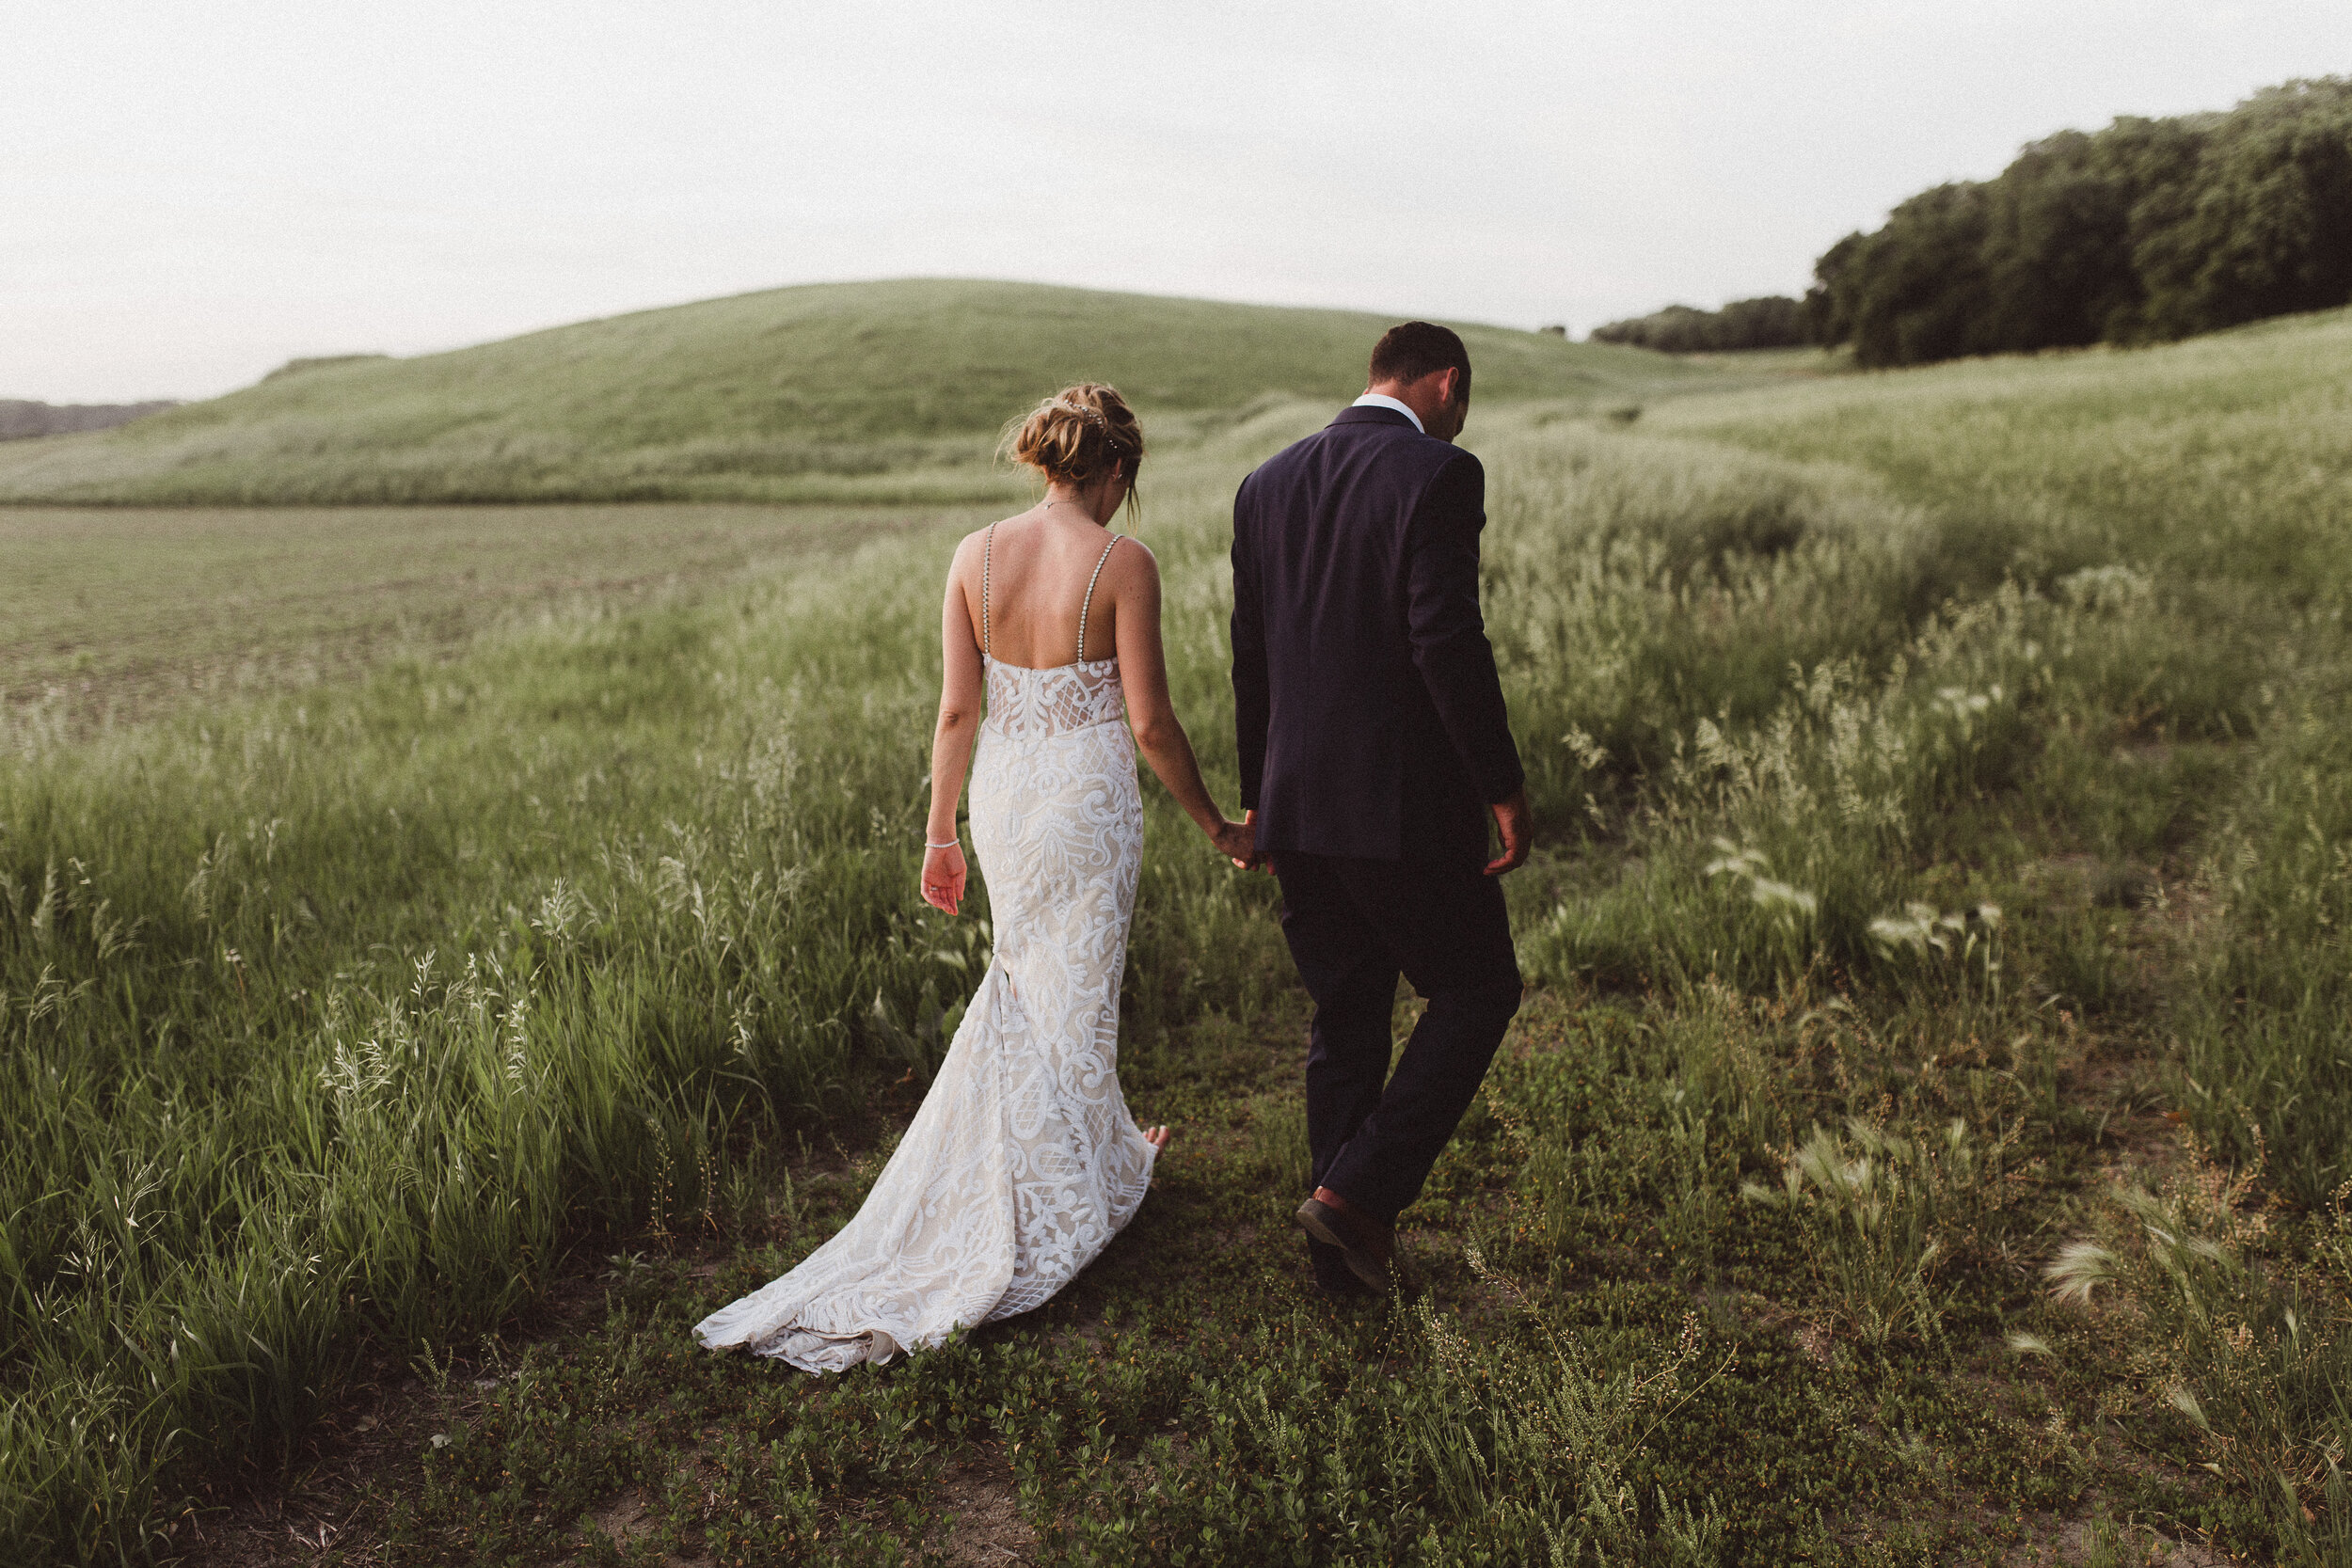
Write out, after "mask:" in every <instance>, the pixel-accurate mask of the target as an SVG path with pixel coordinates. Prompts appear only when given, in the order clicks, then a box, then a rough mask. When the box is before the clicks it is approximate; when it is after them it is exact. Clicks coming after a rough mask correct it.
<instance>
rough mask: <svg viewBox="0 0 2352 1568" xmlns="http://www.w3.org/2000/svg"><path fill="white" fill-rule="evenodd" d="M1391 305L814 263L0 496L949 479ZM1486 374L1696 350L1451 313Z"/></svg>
mask: <svg viewBox="0 0 2352 1568" xmlns="http://www.w3.org/2000/svg"><path fill="white" fill-rule="evenodd" d="M1390 322H1391V319H1390V318H1387V317H1381V316H1373V315H1366V314H1361V313H1356V312H1349V311H1341V310H1306V309H1278V308H1274V307H1268V306H1250V305H1225V304H1216V303H1212V302H1209V301H1205V300H1189V299H1168V298H1160V297H1155V296H1152V295H1144V294H1122V293H1097V292H1094V291H1089V290H1083V289H1065V288H1049V287H1044V286H1041V285H1036V284H1023V283H991V282H970V281H948V280H936V279H917V280H909V281H901V282H887V283H845V284H819V285H812V286H807V287H802V288H791V289H776V290H771V291H768V292H766V293H754V294H742V295H739V296H737V297H735V298H732V299H717V300H708V301H705V302H703V303H701V304H695V305H684V306H677V307H674V308H672V309H661V310H646V311H641V312H638V313H636V314H633V315H626V316H615V317H612V318H611V319H609V320H605V321H595V322H583V323H580V324H579V325H572V326H563V327H556V328H553V329H551V330H548V331H545V332H535V333H532V334H530V335H528V336H525V337H521V338H515V339H510V340H507V341H503V342H496V343H486V344H483V345H481V346H479V347H475V348H468V349H459V350H456V351H454V352H452V353H448V354H436V355H426V356H420V357H417V358H413V359H394V358H386V357H373V356H370V357H358V358H349V359H342V360H328V361H317V362H310V363H307V364H305V363H302V362H297V364H296V365H295V366H293V367H289V369H288V370H287V371H285V372H279V373H278V374H275V375H273V376H271V377H269V378H268V379H266V380H264V381H262V383H261V384H260V385H258V386H255V387H250V388H246V389H245V390H243V391H240V392H235V393H231V394H230V395H229V396H227V397H223V398H216V399H215V400H213V401H211V402H209V403H200V404H191V405H189V406H187V407H183V408H180V409H177V410H174V411H172V412H170V413H167V414H164V415H160V416H157V417H155V418H152V419H150V420H143V421H141V422H140V423H139V424H138V425H136V426H135V427H133V428H130V429H126V430H122V431H119V432H110V433H106V434H103V435H98V436H74V437H69V438H61V439H56V440H43V441H36V442H28V443H24V444H23V445H21V446H18V447H14V448H12V449H11V450H8V451H0V501H68V502H72V501H97V502H144V503H149V504H184V503H211V504H255V503H261V504H290V503H313V504H317V503H325V504H334V503H346V502H406V501H417V502H430V501H473V500H525V499H530V500H551V499H576V500H577V499H635V500H655V499H668V500H677V499H861V498H872V499H963V498H965V497H974V498H975V499H977V496H979V495H993V494H995V493H997V492H998V491H999V490H1000V489H1002V488H1003V487H1004V486H1005V484H1006V483H1007V482H1006V481H1005V479H1004V478H1003V477H1002V476H1000V475H992V474H991V473H990V472H989V470H988V468H987V467H986V464H987V459H988V454H989V451H990V446H991V438H993V436H994V434H995V432H996V431H997V430H998V429H999V428H1000V426H1001V425H1002V424H1003V422H1004V421H1005V420H1007V419H1008V418H1009V417H1010V416H1011V415H1013V414H1015V413H1017V412H1019V411H1020V410H1021V409H1022V408H1023V407H1025V405H1026V404H1028V403H1029V402H1030V401H1031V400H1033V399H1035V398H1037V397H1040V396H1041V395H1043V394H1044V393H1046V392H1048V391H1051V390H1052V389H1053V388H1056V387H1057V386H1060V385H1063V384H1065V383H1067V382H1070V381H1073V380H1077V379H1080V378H1085V377H1092V378H1097V379H1101V380H1106V381H1110V382H1112V383H1114V384H1116V385H1117V386H1119V387H1120V388H1121V389H1122V390H1124V391H1125V392H1126V393H1127V394H1128V395H1129V397H1130V398H1131V399H1132V400H1133V401H1134V402H1135V403H1136V405H1137V406H1138V407H1139V408H1140V409H1142V410H1144V411H1146V413H1147V414H1148V415H1155V416H1159V417H1161V418H1162V420H1163V421H1165V420H1166V417H1167V416H1170V415H1176V416H1188V417H1189V418H1187V419H1180V420H1177V421H1176V422H1175V424H1174V425H1172V426H1168V430H1169V431H1170V432H1171V433H1179V432H1181V431H1182V430H1183V429H1184V428H1185V427H1186V426H1187V425H1190V426H1193V427H1197V426H1198V425H1200V423H1201V422H1202V419H1201V417H1202V416H1209V415H1214V414H1216V413H1219V412H1227V411H1239V410H1242V409H1245V408H1248V407H1249V406H1250V405H1251V404H1257V403H1263V401H1264V400H1266V399H1268V398H1270V397H1277V398H1304V399H1313V400H1317V401H1323V402H1335V401H1337V400H1339V399H1341V398H1343V396H1345V395H1347V394H1349V393H1352V392H1354V391H1355V390H1356V389H1357V388H1359V387H1360V386H1361V385H1362V375H1363V364H1364V358H1365V356H1366V355H1367V354H1368V353H1369V352H1370V350H1371V346H1372V344H1373V342H1374V341H1375V339H1376V338H1377V337H1378V336H1379V334H1380V333H1381V331H1382V330H1383V329H1384V328H1386V327H1387V326H1388V325H1390ZM1462 331H1463V335H1464V337H1465V338H1466V339H1467V340H1468V341H1469V342H1470V353H1471V356H1472V359H1473V362H1474V364H1475V365H1476V367H1477V390H1478V393H1479V395H1480V396H1481V397H1482V398H1483V399H1485V400H1486V401H1488V402H1493V401H1498V400H1501V401H1520V400H1527V399H1537V398H1544V399H1549V398H1565V399H1592V398H1601V397H1605V398H1611V399H1623V398H1628V397H1641V396H1644V395H1646V394H1648V393H1651V392H1654V391H1659V390H1665V389H1670V388H1673V387H1676V386H1679V385H1708V384H1711V383H1712V382H1713V381H1715V380H1717V379H1718V378H1719V377H1718V375H1717V373H1716V372H1708V371H1706V370H1703V369H1699V368H1695V367H1692V366H1688V365H1682V364H1678V363H1677V362H1675V361H1672V360H1669V359H1666V358H1664V357H1662V356H1657V355H1651V354H1646V353H1643V352H1641V351H1639V350H1634V349H1624V348H1614V347H1609V346H1605V345H1591V344H1581V343H1573V344H1572V343H1566V342H1564V341H1561V340H1560V339H1557V338H1552V337H1546V336H1543V335H1540V334H1536V333H1528V332H1518V331H1511V330H1508V329H1505V328H1502V327H1492V326H1464V327H1463V328H1462Z"/></svg>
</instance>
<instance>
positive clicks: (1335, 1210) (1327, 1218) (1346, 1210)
mask: <svg viewBox="0 0 2352 1568" xmlns="http://www.w3.org/2000/svg"><path fill="white" fill-rule="evenodd" d="M1295 1218H1296V1219H1297V1221H1298V1227H1299V1228H1300V1229H1301V1230H1304V1231H1305V1232H1306V1233H1307V1234H1308V1235H1310V1236H1312V1237H1313V1238H1314V1239H1315V1240H1316V1241H1318V1242H1321V1243H1323V1244H1324V1245H1326V1246H1335V1247H1338V1248H1339V1249H1340V1251H1341V1252H1342V1254H1343V1256H1344V1257H1345V1258H1346V1259H1347V1272H1348V1273H1350V1274H1352V1275H1355V1276H1356V1277H1357V1278H1359V1279H1360V1280H1362V1281H1363V1282H1364V1283H1365V1284H1366V1285H1369V1286H1370V1287H1372V1288H1373V1289H1374V1290H1375V1291H1380V1292H1381V1293H1382V1294H1384V1295H1385V1294H1387V1293H1388V1291H1391V1289H1393V1288H1394V1286H1395V1278H1394V1275H1393V1273H1392V1271H1391V1262H1392V1261H1393V1259H1395V1256H1396V1227H1394V1226H1392V1225H1383V1224H1382V1223H1381V1222H1380V1221H1378V1220H1375V1219H1374V1218H1373V1217H1372V1216H1371V1215H1369V1214H1367V1213H1365V1212H1362V1211H1361V1210H1359V1209H1356V1208H1354V1207H1352V1206H1351V1205H1350V1204H1349V1203H1348V1201H1347V1199H1345V1198H1343V1197H1342V1196H1340V1195H1339V1194H1337V1193H1335V1192H1333V1191H1332V1190H1331V1189H1330V1188H1328V1187H1317V1188H1316V1189H1315V1196H1312V1197H1311V1198H1309V1199H1308V1200H1307V1201H1306V1202H1304V1203H1302V1204H1300V1205H1299V1206H1298V1212H1297V1214H1296V1215H1295Z"/></svg>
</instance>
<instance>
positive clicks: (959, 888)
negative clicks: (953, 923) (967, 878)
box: [923, 844, 964, 914]
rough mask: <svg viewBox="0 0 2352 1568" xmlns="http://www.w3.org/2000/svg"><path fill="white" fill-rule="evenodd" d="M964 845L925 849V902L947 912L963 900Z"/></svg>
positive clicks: (953, 911) (950, 911) (950, 912)
mask: <svg viewBox="0 0 2352 1568" xmlns="http://www.w3.org/2000/svg"><path fill="white" fill-rule="evenodd" d="M963 879H964V866H963V846H962V845H961V844H951V845H949V846H947V847H946V848H945V849H933V848H930V847H928V846H927V847H925V848H924V850H923V902H924V903H926V904H929V905H930V907H931V908H932V909H935V910H938V911H942V912H944V913H946V914H953V913H955V912H956V906H957V905H958V904H961V903H962V902H963Z"/></svg>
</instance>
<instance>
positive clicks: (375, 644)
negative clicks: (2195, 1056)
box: [0, 504, 994, 728]
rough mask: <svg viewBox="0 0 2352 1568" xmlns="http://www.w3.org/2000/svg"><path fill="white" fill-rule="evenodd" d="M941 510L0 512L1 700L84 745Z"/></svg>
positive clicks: (831, 549) (701, 585)
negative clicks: (105, 734)
mask: <svg viewBox="0 0 2352 1568" xmlns="http://www.w3.org/2000/svg"><path fill="white" fill-rule="evenodd" d="M991 515H994V514H993V513H989V512H983V511H980V510H977V509H965V510H962V511H953V510H943V509H941V508H938V507H921V508H911V507H904V506H900V507H886V506H885V507H873V506H865V507H849V506H834V507H812V506H800V507H789V506H729V505H707V506H664V505H659V504H657V505H646V506H547V507H533V506H516V507H498V508H488V507H340V508H333V509H322V508H310V507H286V508H272V509H269V510H253V509H246V510H233V509H232V510H222V509H216V508H201V507H193V508H184V509H161V508H132V507H120V508H117V507H107V508H87V507H82V508H65V507H10V508H0V560H4V561H5V562H7V564H8V572H7V574H6V575H5V576H0V699H5V700H6V701H7V703H8V705H9V706H11V707H13V708H15V709H17V710H18V713H19V718H20V721H22V720H23V719H24V718H25V717H26V716H27V715H26V710H29V709H39V710H40V711H41V712H42V713H43V714H44V715H45V716H46V717H48V718H50V719H52V720H53V721H58V722H62V723H65V724H67V725H69V726H71V727H75V728H87V726H88V725H89V724H90V723H92V722H98V721H120V720H128V719H134V718H136V717H138V716H141V715H144V714H148V713H151V712H156V711H160V710H163V709H165V708H167V707H168V706H170V705H174V704H180V703H183V702H184V701H186V700H187V699H188V698H190V697H192V696H193V697H197V698H199V700H201V701H205V702H217V701H219V700H220V699H221V698H222V697H223V696H225V695H228V694H230V693H233V692H236V691H239V690H256V689H276V688H283V687H286V686H289V685H308V684H311V683H314V682H316V681H318V680H320V679H322V678H326V677H331V676H335V675H341V674H348V673H352V672H354V671H357V670H359V669H364V668H366V667H367V666H369V665H371V664H374V663H380V662H383V661H385V660H386V659H387V658H388V657H396V656H400V655H410V656H414V657H436V656H438V655H443V654H446V653H448V652H450V651H451V650H453V649H455V648H457V647H460V646H462V645H463V644H464V643H465V642H466V641H468V640H469V639H470V638H472V637H474V636H476V635H478V634H480V633H481V632H483V631H484V630H485V629H487V628H489V627H492V626H501V625H506V624H511V623H515V622H518V621H529V620H534V619H538V618H541V617H545V616H548V615H550V614H560V613H569V612H571V611H573V610H582V609H593V610H596V611H599V612H608V613H609V612H611V611H613V610H618V609H620V608H623V607H627V606H638V605H644V604H646V603H649V602H652V601H655V600H660V599H664V598H676V597H681V596H683V597H691V596H692V595H694V594H697V593H699V592H701V591H703V590H705V589H707V588H709V587H711V586H713V585H716V584H718V583H722V582H725V581H728V580H731V579H733V578H739V577H741V576H742V575H744V574H746V573H757V572H765V571H772V570H775V569H778V568H780V567H783V566H786V565H787V564H790V563H793V562H804V561H807V560H809V559H810V558H812V557H818V558H831V557H833V556H837V555H839V554H842V553H844V552H846V551H848V550H850V549H852V548H854V547H855V546H858V545H861V544H864V543H866V542H868V541H870V540H872V539H875V538H878V537H882V536H886V535H888V534H891V533H895V532H898V531H905V530H908V529H927V528H936V527H939V526H941V525H942V521H943V519H954V518H965V519H975V520H977V519H984V518H985V517H987V516H991Z"/></svg>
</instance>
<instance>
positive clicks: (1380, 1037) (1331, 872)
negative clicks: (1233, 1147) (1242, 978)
mask: <svg viewBox="0 0 2352 1568" xmlns="http://www.w3.org/2000/svg"><path fill="white" fill-rule="evenodd" d="M1273 862H1274V875H1275V877H1276V879H1278V880H1279V881H1280V883H1281V884H1282V935H1283V937H1284V938H1285V939H1286V940H1287V941H1288V942H1289V943H1290V950H1291V957H1292V958H1293V959H1294V960H1295V962H1296V963H1297V965H1298V974H1299V977H1300V978H1301V979H1302V980H1304V981H1305V982H1306V985H1307V992H1308V994H1309V995H1310V996H1311V997H1313V998H1314V1003H1315V1016H1314V1024H1313V1028H1312V1032H1311V1043H1310V1045H1309V1048H1308V1053H1307V1141H1308V1144H1309V1147H1310V1148H1311V1150H1312V1152H1313V1156H1314V1164H1313V1170H1314V1177H1313V1185H1315V1186H1320V1187H1328V1188H1330V1189H1331V1190H1332V1191H1333V1192H1335V1193H1337V1194H1339V1195H1340V1196H1342V1197H1343V1198H1345V1199H1347V1201H1348V1202H1349V1203H1350V1204H1352V1205H1354V1206H1355V1207H1356V1208H1358V1209H1360V1210H1362V1211H1363V1212H1365V1213H1368V1214H1372V1215H1375V1216H1376V1217H1377V1218H1379V1219H1381V1220H1383V1221H1386V1222H1389V1223H1394V1221H1395V1219H1396V1216H1397V1215H1398V1214H1399V1213H1401V1212H1403V1211H1404V1209H1405V1206H1406V1204H1408V1203H1410V1202H1412V1201H1413V1199H1414V1197H1415V1196H1418V1195H1419V1194H1420V1192H1421V1188H1422V1182H1423V1181H1425V1180H1428V1178H1429V1169H1430V1167H1431V1166H1432V1165H1434V1164H1437V1162H1438V1152H1439V1151H1440V1150H1441V1149H1443V1148H1445V1141H1446V1139H1448V1138H1450V1137H1452V1136H1453V1135H1454V1126H1455V1124H1456V1123H1458V1122H1459V1121H1460V1120H1461V1119H1462V1113H1463V1112H1464V1111H1466V1110H1468V1109H1470V1100H1471V1097H1472V1096H1474V1095H1476V1094H1477V1092H1478V1085H1479V1084H1480V1083H1481V1082H1482V1081H1484V1080H1485V1078H1486V1067H1487V1064H1488V1063H1490V1062H1492V1061H1493V1060H1494V1054H1495V1047H1497V1046H1498V1045H1500V1044H1502V1032H1503V1030H1504V1029H1505V1028H1506V1027H1508V1026H1509V1024H1510V1022H1511V1015H1512V1014H1514V1013H1516V1012H1517V1011H1518V1006H1519V993H1520V982H1519V971H1518V962H1517V960H1516V958H1515V956H1514V954H1513V951H1512V947H1511V924H1510V920H1509V918H1508V917H1507V916H1506V915H1505V914H1504V912H1503V907H1502V884H1501V883H1500V882H1499V881H1498V880H1497V879H1495V878H1492V877H1488V876H1486V875H1484V874H1483V873H1482V872H1481V870H1480V869H1479V867H1478V866H1477V865H1476V864H1475V863H1470V864H1469V865H1467V866H1466V865H1463V864H1461V863H1426V862H1420V861H1409V860H1398V861H1383V860H1358V859H1353V858H1349V857H1344V856H1337V855H1307V854H1295V853H1291V852H1287V851H1284V852H1279V853H1277V854H1276V855H1275V856H1274V857H1273ZM1400 974H1402V975H1403V976H1404V977H1405V978H1406V980H1408V981H1410V982H1411V983H1412V987H1413V989H1414V990H1416V991H1419V992H1420V993H1421V995H1422V998H1423V999H1424V1000H1425V1001H1426V1002H1427V1003H1428V1006H1427V1008H1426V1009H1425V1010H1424V1011H1423V1012H1422V1015H1421V1022H1419V1023H1418V1024H1416V1025H1415V1026H1414V1029H1413V1035H1412V1038H1411V1039H1410V1040H1408V1041H1407V1042H1406V1046H1405V1053H1404V1055H1403V1056H1402V1057H1400V1058H1398V1060H1397V1064H1396V1073H1395V1076H1393V1077H1391V1076H1390V1074H1389V1059H1390V1056H1391V1036H1390V1032H1389V1026H1390V1019H1391V1013H1392V1010H1393V1007H1394V1006H1395V1001H1396V982H1397V977H1398V975H1400ZM1315 1250H1316V1251H1317V1253H1318V1256H1317V1257H1316V1259H1315V1262H1316V1273H1317V1274H1318V1275H1326V1274H1327V1273H1328V1272H1329V1270H1328V1269H1327V1266H1326V1265H1327V1264H1328V1263H1329V1262H1330V1261H1331V1260H1330V1259H1325V1258H1323V1257H1321V1256H1319V1254H1320V1253H1321V1252H1323V1251H1327V1250H1331V1249H1327V1248H1317V1249H1315Z"/></svg>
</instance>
